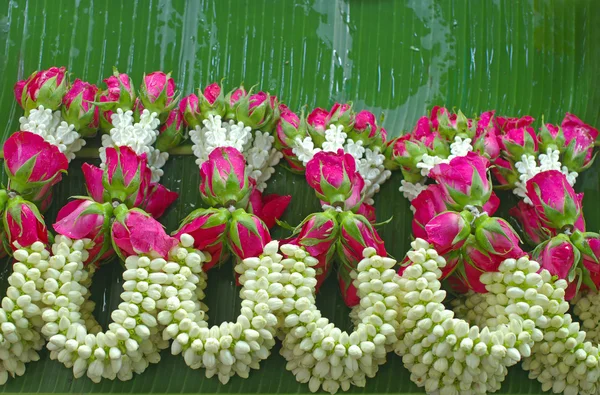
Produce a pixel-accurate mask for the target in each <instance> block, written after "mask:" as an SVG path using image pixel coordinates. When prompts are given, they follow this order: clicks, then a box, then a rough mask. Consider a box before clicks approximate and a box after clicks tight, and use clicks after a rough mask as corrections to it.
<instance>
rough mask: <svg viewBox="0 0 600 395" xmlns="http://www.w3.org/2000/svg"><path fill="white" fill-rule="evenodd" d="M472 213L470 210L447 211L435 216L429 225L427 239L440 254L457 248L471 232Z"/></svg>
mask: <svg viewBox="0 0 600 395" xmlns="http://www.w3.org/2000/svg"><path fill="white" fill-rule="evenodd" d="M471 220H472V215H471V214H470V213H469V212H466V211H465V212H462V213H457V212H454V211H445V212H443V213H440V214H438V215H436V216H435V217H433V219H432V220H431V221H429V223H427V225H425V231H426V232H427V240H428V241H429V242H430V243H431V244H433V246H434V248H435V249H436V251H437V252H438V253H439V254H440V255H444V254H446V253H447V252H450V251H454V250H457V249H459V248H461V247H462V245H463V244H464V243H465V241H466V240H467V237H469V235H470V234H471V226H470V225H469V223H470V221H471Z"/></svg>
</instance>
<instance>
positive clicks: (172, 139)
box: [156, 109, 183, 152]
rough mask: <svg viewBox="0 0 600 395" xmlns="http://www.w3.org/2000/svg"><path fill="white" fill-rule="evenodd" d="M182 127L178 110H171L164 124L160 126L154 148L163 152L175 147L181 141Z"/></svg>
mask: <svg viewBox="0 0 600 395" xmlns="http://www.w3.org/2000/svg"><path fill="white" fill-rule="evenodd" d="M182 126H183V124H182V117H181V113H180V112H179V110H178V109H173V110H171V112H170V113H169V116H168V117H167V120H166V121H165V123H163V124H162V125H161V126H160V129H159V132H160V134H159V135H158V138H157V139H156V148H157V149H158V150H159V151H163V152H164V151H168V150H170V149H171V148H175V147H177V146H178V145H179V144H180V143H181V142H182V141H183V127H182Z"/></svg>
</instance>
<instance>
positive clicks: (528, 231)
mask: <svg viewBox="0 0 600 395" xmlns="http://www.w3.org/2000/svg"><path fill="white" fill-rule="evenodd" d="M508 213H509V214H510V216H512V217H514V218H515V219H516V220H517V221H519V223H520V224H521V228H522V230H523V234H524V235H525V238H526V240H527V242H528V243H529V244H531V245H532V246H537V245H538V244H540V243H541V242H543V241H545V240H548V239H549V238H550V237H552V236H555V235H556V230H555V229H552V228H550V229H549V228H547V227H546V226H545V225H544V224H543V223H542V222H541V221H540V218H539V217H538V215H537V212H536V211H535V209H534V208H533V206H532V205H530V204H527V203H525V202H524V201H522V200H520V201H519V203H518V204H517V206H516V207H513V208H511V209H510V211H509V212H508Z"/></svg>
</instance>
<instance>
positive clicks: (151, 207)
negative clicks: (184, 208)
mask: <svg viewBox="0 0 600 395" xmlns="http://www.w3.org/2000/svg"><path fill="white" fill-rule="evenodd" d="M178 196H179V194H178V193H177V192H173V191H170V190H168V189H167V188H166V187H165V186H164V185H162V184H159V183H152V184H150V186H149V187H148V189H147V190H146V193H145V196H144V198H143V201H142V202H141V203H139V204H138V205H136V207H139V208H141V209H142V210H144V211H145V212H147V213H148V214H150V215H151V216H153V217H154V218H160V217H162V215H163V214H164V212H165V210H166V209H168V208H169V207H170V206H171V204H173V202H175V200H177V197H178Z"/></svg>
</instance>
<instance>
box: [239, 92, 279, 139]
mask: <svg viewBox="0 0 600 395" xmlns="http://www.w3.org/2000/svg"><path fill="white" fill-rule="evenodd" d="M235 114H236V118H237V120H239V121H241V122H243V123H244V125H246V126H250V127H251V128H252V129H260V130H263V131H271V130H272V129H273V127H274V126H275V122H277V119H278V118H279V103H277V98H276V97H275V96H271V95H269V94H268V93H266V92H258V93H255V94H251V95H246V96H242V97H241V98H240V100H239V101H238V102H237V103H236V106H235Z"/></svg>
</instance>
